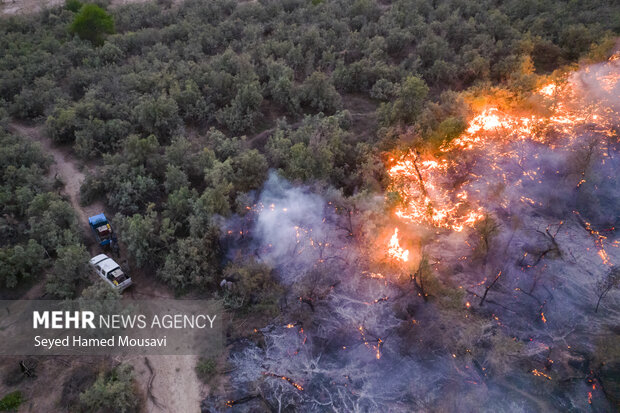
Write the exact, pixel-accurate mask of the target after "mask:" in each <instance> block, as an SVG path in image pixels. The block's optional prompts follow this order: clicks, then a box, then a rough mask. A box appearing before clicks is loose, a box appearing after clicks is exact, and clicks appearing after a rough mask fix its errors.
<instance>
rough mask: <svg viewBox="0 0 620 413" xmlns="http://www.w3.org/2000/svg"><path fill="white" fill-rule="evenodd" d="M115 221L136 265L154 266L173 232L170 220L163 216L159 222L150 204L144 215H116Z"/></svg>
mask: <svg viewBox="0 0 620 413" xmlns="http://www.w3.org/2000/svg"><path fill="white" fill-rule="evenodd" d="M115 221H116V222H118V227H119V232H120V233H121V235H122V239H123V242H124V243H125V245H127V250H128V252H129V254H130V255H131V256H132V257H133V259H134V260H135V263H136V265H137V266H138V267H149V268H156V267H157V264H158V263H159V262H160V259H161V250H162V247H166V248H168V244H169V242H171V239H172V235H173V233H174V229H173V228H172V227H171V225H170V220H169V219H167V218H164V219H162V220H161V222H160V221H159V219H158V216H157V212H155V205H154V204H150V205H149V206H148V208H147V210H146V213H145V214H144V215H141V214H134V215H132V216H131V217H124V216H122V215H117V216H116V219H115Z"/></svg>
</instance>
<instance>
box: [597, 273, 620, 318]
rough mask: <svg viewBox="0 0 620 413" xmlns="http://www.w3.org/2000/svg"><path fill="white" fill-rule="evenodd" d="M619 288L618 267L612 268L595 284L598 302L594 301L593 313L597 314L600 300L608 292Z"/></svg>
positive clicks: (619, 274) (619, 275)
mask: <svg viewBox="0 0 620 413" xmlns="http://www.w3.org/2000/svg"><path fill="white" fill-rule="evenodd" d="M618 286H620V267H619V266H614V267H612V268H611V269H610V270H609V272H607V274H605V276H604V277H603V278H601V279H600V280H599V281H598V282H597V283H596V290H597V293H598V300H597V301H596V308H595V309H594V312H595V313H598V307H599V306H600V305H601V300H602V299H603V298H604V297H605V296H606V295H607V293H608V292H609V291H611V290H612V289H614V288H618Z"/></svg>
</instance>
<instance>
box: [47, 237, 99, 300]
mask: <svg viewBox="0 0 620 413" xmlns="http://www.w3.org/2000/svg"><path fill="white" fill-rule="evenodd" d="M89 258H90V256H89V255H88V252H87V251H86V248H85V247H84V246H83V245H81V244H80V245H77V244H76V245H69V246H66V247H62V248H59V249H58V258H57V259H56V261H55V262H54V267H53V268H52V271H51V273H50V274H49V275H48V277H47V282H46V284H45V291H46V292H47V293H48V294H51V295H53V296H54V297H57V298H61V299H69V298H73V297H74V295H75V292H76V290H77V287H78V285H79V283H80V281H81V280H84V279H86V278H87V277H88V274H89V268H88V259H89Z"/></svg>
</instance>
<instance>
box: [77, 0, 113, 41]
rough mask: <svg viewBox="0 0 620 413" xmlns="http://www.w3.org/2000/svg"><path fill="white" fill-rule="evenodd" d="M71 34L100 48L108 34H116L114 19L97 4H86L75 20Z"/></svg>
mask: <svg viewBox="0 0 620 413" xmlns="http://www.w3.org/2000/svg"><path fill="white" fill-rule="evenodd" d="M69 32H70V33H71V34H77V35H78V36H80V38H82V39H84V40H88V41H90V42H91V43H93V44H94V45H97V46H99V45H102V44H103V41H104V37H105V35H106V34H112V33H114V19H113V18H112V16H110V15H109V14H108V13H107V12H106V11H105V10H103V9H102V8H101V7H99V6H97V5H96V4H85V5H84V6H82V8H81V9H80V11H79V12H78V13H77V14H76V16H75V18H74V19H73V23H71V26H70V27H69Z"/></svg>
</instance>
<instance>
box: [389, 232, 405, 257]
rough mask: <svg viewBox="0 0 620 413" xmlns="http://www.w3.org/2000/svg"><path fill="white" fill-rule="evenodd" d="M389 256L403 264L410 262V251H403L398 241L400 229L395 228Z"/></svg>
mask: <svg viewBox="0 0 620 413" xmlns="http://www.w3.org/2000/svg"><path fill="white" fill-rule="evenodd" d="M388 255H389V256H390V257H393V258H395V259H397V260H400V261H403V262H407V261H409V250H406V249H403V248H402V247H401V246H400V242H399V241H398V228H394V235H392V238H390V242H389V244H388Z"/></svg>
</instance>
